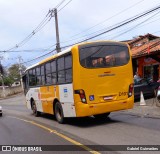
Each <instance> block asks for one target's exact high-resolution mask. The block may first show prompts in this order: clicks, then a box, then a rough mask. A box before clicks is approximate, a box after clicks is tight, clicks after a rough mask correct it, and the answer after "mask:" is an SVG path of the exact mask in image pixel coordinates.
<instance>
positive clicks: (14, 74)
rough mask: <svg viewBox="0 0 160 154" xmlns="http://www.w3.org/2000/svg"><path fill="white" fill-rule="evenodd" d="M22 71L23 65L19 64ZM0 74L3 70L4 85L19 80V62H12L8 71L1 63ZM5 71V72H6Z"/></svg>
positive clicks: (9, 84)
mask: <svg viewBox="0 0 160 154" xmlns="http://www.w3.org/2000/svg"><path fill="white" fill-rule="evenodd" d="M21 68H22V69H21V70H22V72H23V71H24V70H25V69H26V67H25V66H23V65H22V66H21ZM2 69H3V71H1V74H2V72H3V74H2V75H3V81H4V85H5V86H11V85H12V84H13V83H14V82H15V81H20V79H21V76H20V69H19V64H13V65H12V66H11V67H9V68H8V71H6V70H5V69H4V67H3V66H2V65H1V67H0V70H2ZM6 72H7V73H6ZM0 86H2V77H0Z"/></svg>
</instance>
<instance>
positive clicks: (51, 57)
mask: <svg viewBox="0 0 160 154" xmlns="http://www.w3.org/2000/svg"><path fill="white" fill-rule="evenodd" d="M104 42H108V43H117V44H127V43H125V42H117V41H109V40H103V41H102V40H101V41H92V42H82V43H79V44H75V45H73V46H71V47H69V48H67V49H65V50H64V51H61V52H59V53H56V54H55V55H52V56H50V57H48V58H46V59H44V60H42V61H40V62H38V63H36V64H34V65H32V66H29V67H28V68H27V69H26V71H27V70H29V69H31V68H33V67H36V66H38V65H41V64H43V63H45V62H47V61H50V60H52V59H54V58H56V57H59V56H61V55H63V54H65V53H68V52H69V51H71V49H72V48H73V47H74V46H77V45H85V44H86V45H88V44H90V43H104Z"/></svg>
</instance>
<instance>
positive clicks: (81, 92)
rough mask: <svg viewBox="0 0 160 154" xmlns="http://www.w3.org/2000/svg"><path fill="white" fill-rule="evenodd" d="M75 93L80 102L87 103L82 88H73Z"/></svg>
mask: <svg viewBox="0 0 160 154" xmlns="http://www.w3.org/2000/svg"><path fill="white" fill-rule="evenodd" d="M75 94H79V96H80V98H81V101H82V103H87V100H86V96H85V92H84V90H83V89H80V90H75Z"/></svg>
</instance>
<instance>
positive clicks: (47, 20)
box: [4, 0, 65, 52]
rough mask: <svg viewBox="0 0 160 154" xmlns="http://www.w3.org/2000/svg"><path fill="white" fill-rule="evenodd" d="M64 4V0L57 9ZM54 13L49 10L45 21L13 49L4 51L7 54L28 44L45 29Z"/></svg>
mask: <svg viewBox="0 0 160 154" xmlns="http://www.w3.org/2000/svg"><path fill="white" fill-rule="evenodd" d="M64 2H65V0H62V1H61V2H60V3H59V4H58V5H57V6H56V8H58V7H60V6H61V5H62V4H63V3H64ZM52 12H53V9H52V10H49V12H48V13H47V14H46V16H45V17H44V19H43V20H42V21H41V22H40V24H39V25H38V26H37V27H36V28H35V29H34V30H33V31H32V32H31V33H30V34H29V35H28V36H27V37H26V38H24V39H23V40H22V41H21V42H19V43H18V44H16V45H15V46H13V47H12V48H9V49H7V50H4V51H5V52H7V51H10V50H13V49H16V48H19V47H21V46H23V45H24V44H26V43H27V42H28V41H29V40H30V39H31V38H32V37H33V36H34V35H35V34H36V33H37V32H39V31H40V30H41V29H42V28H43V27H45V26H46V25H47V24H48V22H49V21H50V20H51V18H52V17H54V16H53V15H52Z"/></svg>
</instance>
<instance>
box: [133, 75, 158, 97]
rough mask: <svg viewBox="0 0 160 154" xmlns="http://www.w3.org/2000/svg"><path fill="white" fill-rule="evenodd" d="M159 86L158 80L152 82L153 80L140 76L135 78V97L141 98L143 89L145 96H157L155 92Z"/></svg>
mask: <svg viewBox="0 0 160 154" xmlns="http://www.w3.org/2000/svg"><path fill="white" fill-rule="evenodd" d="M158 87H159V83H158V82H152V81H151V80H147V79H143V78H139V79H134V98H135V99H139V98H140V93H141V91H142V92H143V96H144V98H147V97H155V92H156V90H157V89H158Z"/></svg>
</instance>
